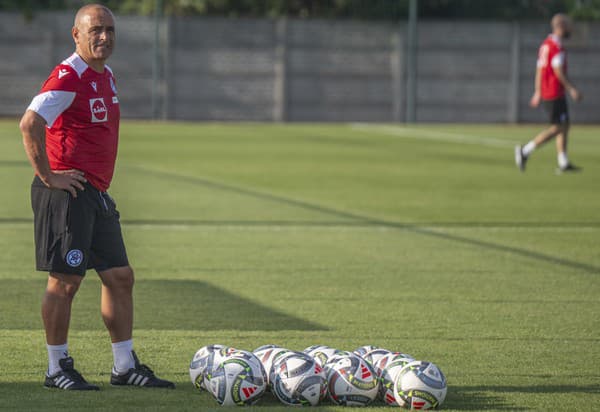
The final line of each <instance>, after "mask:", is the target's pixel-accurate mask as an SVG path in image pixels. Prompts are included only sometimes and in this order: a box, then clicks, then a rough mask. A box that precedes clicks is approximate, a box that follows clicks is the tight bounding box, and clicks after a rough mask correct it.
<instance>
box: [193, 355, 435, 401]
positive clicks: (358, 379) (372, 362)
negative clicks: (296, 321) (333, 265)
mask: <svg viewBox="0 0 600 412" xmlns="http://www.w3.org/2000/svg"><path fill="white" fill-rule="evenodd" d="M190 378H191V380H192V383H193V384H194V386H195V387H196V388H198V389H200V390H207V391H208V392H209V393H211V394H212V396H214V398H215V399H216V401H217V402H218V403H219V404H221V405H227V406H230V405H251V404H254V403H255V402H256V401H257V400H258V399H260V398H261V396H263V395H264V394H265V392H266V391H267V390H270V391H271V392H272V393H273V394H274V395H275V397H277V399H279V400H280V401H281V402H282V403H284V404H286V405H294V406H304V405H306V406H310V405H312V406H314V405H317V404H318V403H319V402H321V401H322V400H324V399H325V398H326V397H327V398H329V400H330V401H331V402H333V403H334V404H336V405H346V406H365V405H369V404H370V403H372V402H373V401H375V400H376V399H377V398H379V399H380V400H381V401H383V402H385V403H386V404H388V405H395V406H402V407H404V408H407V409H432V408H437V407H438V406H440V405H441V404H442V402H443V401H444V399H445V397H446V378H445V377H444V374H443V373H442V372H441V371H440V369H439V368H438V367H437V366H436V365H434V364H433V363H431V362H425V361H419V360H415V359H414V358H413V357H412V356H410V355H406V354H404V353H400V352H392V351H389V350H387V349H383V348H378V347H375V346H362V347H360V348H358V349H356V350H355V351H354V352H346V351H342V350H338V349H334V348H331V347H329V346H310V347H308V348H306V349H305V350H304V351H303V352H298V351H293V350H289V349H285V348H282V347H280V346H277V345H264V346H261V347H259V348H257V349H256V350H254V351H253V352H249V351H245V350H239V349H235V348H231V347H228V346H224V345H209V346H204V347H202V348H200V349H199V350H198V351H197V352H196V354H195V355H194V357H193V359H192V362H191V364H190Z"/></svg>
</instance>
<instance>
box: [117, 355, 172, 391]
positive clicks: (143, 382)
mask: <svg viewBox="0 0 600 412" xmlns="http://www.w3.org/2000/svg"><path fill="white" fill-rule="evenodd" d="M131 354H132V355H133V359H134V361H135V366H134V367H133V368H131V369H129V370H128V371H127V373H125V374H123V375H118V374H117V373H116V371H115V370H114V368H113V371H112V373H111V376H110V384H111V385H117V386H124V385H132V386H143V387H145V388H168V389H175V384H174V383H173V382H169V381H166V380H164V379H159V378H157V377H156V375H154V372H152V369H150V368H149V367H148V366H146V365H142V364H140V361H139V359H138V357H137V355H136V354H135V352H134V351H131Z"/></svg>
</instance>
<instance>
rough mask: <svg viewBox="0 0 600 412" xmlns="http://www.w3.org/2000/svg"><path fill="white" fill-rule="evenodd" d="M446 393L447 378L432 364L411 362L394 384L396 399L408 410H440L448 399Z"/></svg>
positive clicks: (399, 374) (401, 371)
mask: <svg viewBox="0 0 600 412" xmlns="http://www.w3.org/2000/svg"><path fill="white" fill-rule="evenodd" d="M446 391H447V384H446V377H445V376H444V374H443V373H442V371H441V370H440V369H439V368H438V367H437V366H436V365H434V364H433V363H431V362H425V361H413V362H410V363H409V364H407V365H405V366H404V367H403V368H402V370H400V372H399V373H398V375H397V376H396V380H395V382H394V398H395V399H396V402H397V403H398V405H400V406H402V407H404V408H407V409H435V408H438V407H439V406H440V405H441V404H442V403H443V402H444V399H446Z"/></svg>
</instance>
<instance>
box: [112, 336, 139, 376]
mask: <svg viewBox="0 0 600 412" xmlns="http://www.w3.org/2000/svg"><path fill="white" fill-rule="evenodd" d="M132 350H133V340H131V339H129V340H124V341H122V342H116V343H113V344H112V351H113V358H114V370H115V372H117V374H119V375H123V374H124V373H127V371H128V370H129V369H131V368H133V367H135V361H134V360H133V355H132V354H131V351H132Z"/></svg>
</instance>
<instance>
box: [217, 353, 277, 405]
mask: <svg viewBox="0 0 600 412" xmlns="http://www.w3.org/2000/svg"><path fill="white" fill-rule="evenodd" d="M206 377H207V381H208V382H207V384H206V388H207V389H208V391H209V392H210V393H211V394H212V395H213V396H214V398H215V399H216V401H217V402H218V403H219V404H220V405H224V406H233V405H252V404H254V403H255V402H256V401H258V400H259V399H260V397H261V396H262V395H263V394H264V393H265V391H266V389H267V377H266V373H265V370H264V368H263V366H262V364H261V363H260V360H259V359H258V358H257V357H256V355H254V354H253V353H252V352H248V351H244V350H237V351H235V352H233V353H231V354H229V355H227V356H226V357H225V359H223V360H222V361H221V363H220V364H219V366H217V367H216V368H215V369H214V370H213V372H212V373H210V372H209V373H207V374H206Z"/></svg>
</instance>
